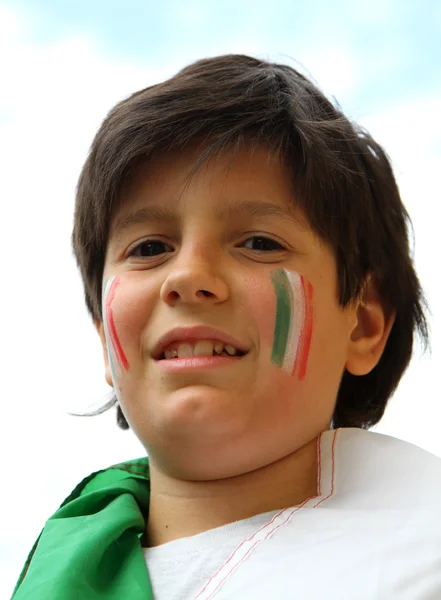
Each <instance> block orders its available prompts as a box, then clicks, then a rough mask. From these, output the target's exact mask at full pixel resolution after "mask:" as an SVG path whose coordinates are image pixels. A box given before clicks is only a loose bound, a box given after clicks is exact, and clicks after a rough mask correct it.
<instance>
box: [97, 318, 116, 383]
mask: <svg viewBox="0 0 441 600" xmlns="http://www.w3.org/2000/svg"><path fill="white" fill-rule="evenodd" d="M94 325H95V328H96V330H97V332H98V335H99V336H100V340H101V346H102V349H103V357H104V369H105V378H106V382H107V383H108V385H110V387H113V381H112V374H111V371H110V361H109V354H108V352H107V341H106V334H105V333H104V325H103V323H102V321H98V320H95V321H94Z"/></svg>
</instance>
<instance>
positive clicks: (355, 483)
mask: <svg viewBox="0 0 441 600" xmlns="http://www.w3.org/2000/svg"><path fill="white" fill-rule="evenodd" d="M322 445H323V446H324V450H325V456H327V457H328V462H330V461H332V464H333V470H334V478H335V488H336V489H335V491H336V496H340V498H341V497H342V496H346V497H350V498H351V499H352V500H357V504H361V505H363V504H366V503H368V505H369V507H371V508H373V507H374V506H375V505H377V507H378V508H387V507H389V506H390V505H393V506H394V507H395V508H397V507H400V508H416V507H418V506H420V507H428V506H429V505H431V504H433V505H435V504H436V506H437V507H438V506H439V498H440V496H441V458H439V457H437V456H435V455H433V454H431V453H430V452H428V451H427V450H423V449H422V448H419V447H418V446H415V445H414V444H411V443H410V442H406V441H404V440H400V439H398V438H394V437H391V436H388V435H384V434H380V433H376V432H373V431H366V430H363V429H357V428H341V429H337V430H335V431H327V432H325V433H324V434H322ZM326 450H328V451H327V452H326Z"/></svg>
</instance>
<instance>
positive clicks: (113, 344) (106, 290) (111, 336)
mask: <svg viewBox="0 0 441 600" xmlns="http://www.w3.org/2000/svg"><path fill="white" fill-rule="evenodd" d="M119 283H120V280H119V277H112V278H110V279H107V281H106V282H105V283H104V287H103V324H104V333H105V336H106V341H107V353H108V356H109V363H110V371H111V373H112V380H113V383H114V384H115V385H116V383H117V381H118V378H119V376H120V374H121V372H122V369H125V370H126V371H128V370H129V362H128V360H127V358H126V355H125V354H124V350H123V349H122V346H121V343H120V341H119V338H118V334H117V332H116V327H115V321H114V319H113V310H112V302H113V299H114V298H115V292H116V288H117V287H118V285H119Z"/></svg>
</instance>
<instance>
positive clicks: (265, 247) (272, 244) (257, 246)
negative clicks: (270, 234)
mask: <svg viewBox="0 0 441 600" xmlns="http://www.w3.org/2000/svg"><path fill="white" fill-rule="evenodd" d="M250 241H251V242H252V243H253V245H254V248H249V250H256V251H257V252H274V251H278V250H284V249H285V248H284V247H283V246H282V245H281V244H279V242H276V241H275V240H272V239H271V238H267V237H264V236H262V235H253V236H252V237H250V238H248V239H247V240H246V241H245V242H244V245H245V244H247V243H248V242H250Z"/></svg>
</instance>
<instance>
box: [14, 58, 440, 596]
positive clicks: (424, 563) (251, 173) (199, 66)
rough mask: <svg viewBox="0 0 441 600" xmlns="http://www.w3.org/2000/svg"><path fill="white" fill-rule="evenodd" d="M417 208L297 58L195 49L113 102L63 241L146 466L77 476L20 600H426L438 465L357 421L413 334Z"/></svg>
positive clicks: (436, 558)
mask: <svg viewBox="0 0 441 600" xmlns="http://www.w3.org/2000/svg"><path fill="white" fill-rule="evenodd" d="M407 220H408V215H407V213H406V211H405V208H404V207H403V205H402V203H401V200H400V197H399V194H398V190H397V186H396V184H395V180H394V177H393V173H392V170H391V167H390V164H389V162H388V159H387V158H386V156H385V154H384V152H383V150H382V149H381V148H380V147H379V146H378V144H376V143H375V141H374V140H373V139H372V138H371V137H370V136H369V135H368V134H367V133H365V132H362V131H361V130H360V129H359V128H358V127H357V126H355V125H352V124H351V123H350V122H349V121H348V120H347V119H346V118H345V117H344V115H343V114H342V113H341V112H340V111H339V110H337V109H335V108H334V107H333V106H332V105H331V104H330V103H329V102H328V101H327V100H326V98H325V97H324V96H323V95H322V94H321V92H320V91H319V90H318V89H317V88H316V87H315V86H314V85H312V84H311V83H310V82H309V81H308V80H307V79H305V78H304V77H303V76H302V75H300V74H299V73H297V72H296V71H294V70H293V69H291V68H290V67H288V66H284V65H277V64H272V63H268V62H265V61H261V60H257V59H255V58H251V57H247V56H240V55H228V56H221V57H217V58H213V59H207V60H201V61H198V62H196V63H195V64H193V65H190V66H189V67H187V68H185V69H183V70H182V71H181V72H180V73H178V74H177V75H176V76H175V77H173V78H172V79H170V80H168V81H165V82H164V83H162V84H159V85H155V86H152V87H150V88H147V89H146V90H142V91H140V92H138V93H135V94H134V95H133V96H131V97H130V98H128V99H126V100H124V101H122V102H121V103H120V104H119V105H117V106H116V107H115V108H114V109H113V110H112V111H111V112H110V114H109V115H108V117H107V119H106V120H105V121H104V123H103V124H102V126H101V128H100V130H99V131H98V133H97V135H96V137H95V140H94V142H93V144H92V148H91V152H90V155H89V157H88V159H87V161H86V163H85V165H84V168H83V171H82V173H81V177H80V180H79V185H78V193H77V201H76V212H75V225H74V232H73V245H74V250H75V254H76V257H77V260H78V264H79V267H80V270H81V273H82V276H83V281H84V286H85V295H86V303H87V307H88V309H89V312H90V313H91V315H92V317H93V319H94V322H95V325H96V328H97V330H98V333H99V335H100V337H101V341H102V345H103V350H104V358H105V375H106V380H107V382H108V383H109V384H110V385H112V386H113V387H114V390H115V398H114V400H113V401H112V403H111V404H115V403H117V406H118V422H119V424H120V426H122V427H124V428H127V427H129V426H130V427H131V428H132V429H133V430H134V432H135V434H136V435H137V436H138V438H139V439H140V440H141V442H142V443H143V444H144V446H145V449H146V453H147V454H148V457H149V458H148V460H147V458H142V459H140V460H137V461H132V462H129V463H124V464H121V465H116V466H113V467H111V468H109V469H106V470H104V471H100V472H98V473H95V474H92V475H90V476H89V477H87V478H86V479H85V480H84V481H83V482H81V483H80V484H79V485H78V486H77V488H76V489H75V490H74V491H73V492H72V494H71V496H69V498H68V499H67V500H66V501H65V502H64V504H63V505H62V507H61V508H60V509H59V510H58V511H57V512H56V513H55V515H54V516H53V517H52V518H51V519H49V521H48V522H47V524H46V526H45V528H44V530H43V532H42V534H41V536H40V538H39V540H37V542H36V544H35V546H34V548H33V550H32V552H31V554H30V556H29V558H28V561H27V563H26V565H25V568H24V570H23V573H22V575H21V577H20V580H19V582H18V584H17V587H16V591H15V595H14V599H15V600H24V599H25V598H26V599H27V598H32V599H44V600H46V599H49V598H50V599H63V600H70V599H73V598H81V599H82V598H85V599H98V598H103V599H104V598H106V599H110V598H111V599H116V598H130V599H131V600H135V599H136V600H137V599H141V598H142V599H146V598H153V597H154V598H155V599H157V600H158V599H160V600H161V599H164V598H165V599H167V600H169V599H173V598H177V599H186V598H188V599H193V598H197V599H198V600H202V599H208V598H213V597H216V600H221V599H226V598H241V599H243V598H252V599H254V600H255V599H257V600H259V599H261V598H262V599H263V598H269V597H273V598H287V597H288V598H291V597H292V598H302V599H312V598H321V597H324V596H325V597H327V598H335V599H339V600H341V599H351V600H354V599H355V598H359V599H362V598H363V599H369V600H372V599H373V598H388V599H392V598H400V599H403V598H412V599H417V598H421V599H422V598H424V599H428V598H440V597H441V525H440V524H439V518H438V513H439V511H438V505H439V496H440V493H441V478H440V475H441V465H440V461H439V459H437V458H436V457H434V456H432V455H431V454H429V453H427V452H425V451H423V450H421V449H419V448H416V447H414V446H412V445H411V444H408V443H405V442H402V441H400V440H395V439H393V438H390V437H388V436H383V435H379V434H376V433H372V432H368V431H366V430H367V429H368V428H369V427H372V426H373V425H374V424H376V423H377V422H378V421H379V420H380V419H381V417H382V415H383V413H384V410H385V407H386V403H387V400H388V398H389V397H390V396H391V394H392V393H393V391H394V390H395V388H396V386H397V384H398V382H399V380H400V378H401V375H402V374H403V372H404V370H405V368H406V367H407V365H408V362H409V360H410V357H411V352H412V344H413V336H414V332H415V331H418V332H419V333H420V334H421V336H422V338H423V340H424V341H427V328H426V321H425V317H424V311H423V305H424V299H423V295H422V291H421V288H420V284H419V281H418V279H417V276H416V274H415V272H414V268H413V265H412V262H411V259H410V257H409V247H408V239H407V229H406V226H407ZM153 250H154V251H153ZM105 408H108V406H107V407H105Z"/></svg>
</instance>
